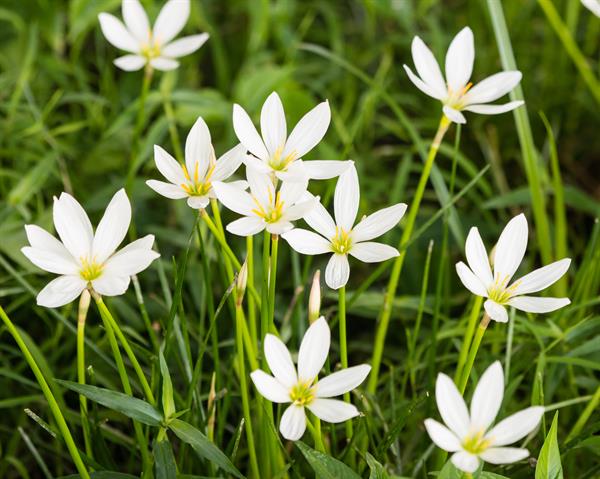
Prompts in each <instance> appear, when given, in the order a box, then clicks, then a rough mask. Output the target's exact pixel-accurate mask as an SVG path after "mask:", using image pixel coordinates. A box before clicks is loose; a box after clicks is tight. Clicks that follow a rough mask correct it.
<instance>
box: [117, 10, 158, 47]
mask: <svg viewBox="0 0 600 479" xmlns="http://www.w3.org/2000/svg"><path fill="white" fill-rule="evenodd" d="M121 11H122V13H123V21H124V22H125V26H126V27H127V29H128V30H129V31H130V32H131V33H132V34H133V36H134V37H135V38H136V40H137V41H138V43H144V42H148V41H149V40H150V33H151V32H150V23H149V22H148V15H146V11H145V10H144V7H142V4H141V3H140V2H139V0H125V1H123V2H122V3H121Z"/></svg>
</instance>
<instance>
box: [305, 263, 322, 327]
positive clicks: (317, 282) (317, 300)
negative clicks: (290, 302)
mask: <svg viewBox="0 0 600 479" xmlns="http://www.w3.org/2000/svg"><path fill="white" fill-rule="evenodd" d="M320 312H321V271H320V270H317V271H316V272H315V275H314V276H313V281H312V286H311V288H310V295H309V296H308V321H309V323H310V324H312V323H314V322H315V321H316V320H317V319H319V315H320Z"/></svg>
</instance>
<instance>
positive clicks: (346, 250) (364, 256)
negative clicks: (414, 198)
mask: <svg viewBox="0 0 600 479" xmlns="http://www.w3.org/2000/svg"><path fill="white" fill-rule="evenodd" d="M359 200H360V189H359V184H358V175H357V173H356V168H355V167H354V164H352V166H350V168H348V169H347V170H346V171H345V172H344V173H342V174H341V175H340V178H339V179H338V182H337V185H336V187H335V196H334V200H333V206H334V212H335V221H334V220H333V218H332V217H331V215H330V214H329V213H328V212H327V210H326V209H325V208H324V207H323V205H322V204H321V203H317V204H316V206H315V208H313V209H312V210H311V211H309V212H308V213H307V214H306V215H304V221H306V222H307V223H308V224H309V225H310V227H311V228H313V229H314V230H315V231H317V233H319V234H317V233H313V232H312V231H308V230H305V229H301V228H295V229H293V230H291V231H289V232H287V233H285V234H283V235H282V237H283V238H284V239H285V240H286V241H287V242H288V243H289V244H290V246H291V247H292V248H294V249H295V250H296V251H298V252H299V253H302V254H308V255H313V254H323V253H333V255H332V256H331V259H330V260H329V263H327V268H326V269H325V282H326V283H327V286H329V287H330V288H331V289H338V288H341V287H342V286H344V285H345V284H346V283H347V282H348V278H349V276H350V264H349V263H348V254H350V255H352V256H354V257H355V258H356V259H358V260H360V261H364V262H365V263H376V262H379V261H385V260H388V259H390V258H393V257H395V256H398V254H399V253H398V250H397V249H396V248H393V247H391V246H388V245H386V244H383V243H376V242H373V241H369V240H372V239H374V238H377V237H378V236H381V235H382V234H384V233H386V232H387V231H389V230H390V229H392V228H393V227H394V226H396V225H397V224H398V222H399V221H400V219H401V218H402V216H403V215H404V212H405V211H406V205H405V204H404V203H398V204H396V205H394V206H390V207H388V208H384V209H382V210H379V211H377V212H376V213H373V214H372V215H369V216H367V217H366V218H363V219H362V220H361V221H360V222H359V223H358V224H357V225H356V226H354V221H355V220H356V214H357V213H358V203H359Z"/></svg>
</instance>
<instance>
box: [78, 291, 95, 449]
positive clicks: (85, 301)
mask: <svg viewBox="0 0 600 479" xmlns="http://www.w3.org/2000/svg"><path fill="white" fill-rule="evenodd" d="M89 308H90V292H89V291H88V290H87V289H84V290H83V292H82V293H81V296H80V297H79V310H78V313H77V381H78V382H79V384H85V321H86V318H87V313H88V310H89ZM79 411H80V414H81V427H82V429H83V440H84V443H85V453H86V454H87V455H88V456H89V457H90V458H93V457H94V456H93V453H92V441H91V433H90V423H89V421H88V407H87V398H86V397H85V396H84V395H83V394H80V395H79Z"/></svg>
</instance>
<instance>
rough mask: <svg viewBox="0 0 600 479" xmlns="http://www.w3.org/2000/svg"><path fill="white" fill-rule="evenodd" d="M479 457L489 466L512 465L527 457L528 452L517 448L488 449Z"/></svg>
mask: <svg viewBox="0 0 600 479" xmlns="http://www.w3.org/2000/svg"><path fill="white" fill-rule="evenodd" d="M479 457H481V459H483V460H484V461H485V462H489V463H490V464H512V463H513V462H517V461H521V460H522V459H525V458H527V457H529V451H528V450H527V449H520V448H517V447H490V448H489V449H486V450H485V451H483V452H482V453H481V454H479Z"/></svg>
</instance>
